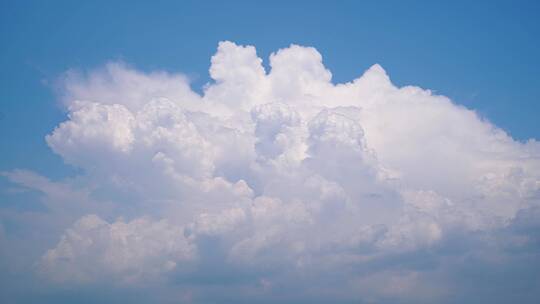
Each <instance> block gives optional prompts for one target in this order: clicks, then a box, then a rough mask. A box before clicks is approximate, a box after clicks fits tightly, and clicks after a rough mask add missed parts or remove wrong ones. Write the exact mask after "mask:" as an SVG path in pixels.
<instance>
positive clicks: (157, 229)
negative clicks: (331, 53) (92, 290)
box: [9, 42, 540, 302]
mask: <svg viewBox="0 0 540 304" xmlns="http://www.w3.org/2000/svg"><path fill="white" fill-rule="evenodd" d="M270 67H271V70H270V71H268V72H267V71H265V70H264V68H263V66H262V60H261V59H260V58H258V57H257V54H256V51H255V48H254V47H252V46H238V45H236V44H234V43H232V42H221V43H220V44H219V47H218V50H217V53H216V54H215V55H214V56H213V57H212V65H211V67H210V75H211V77H212V78H213V80H214V82H212V83H210V84H208V85H207V86H206V87H205V89H204V94H203V95H202V96H199V95H197V94H196V93H194V92H193V91H191V89H190V88H189V84H188V82H187V80H186V78H185V77H183V76H181V75H171V74H166V73H150V74H145V73H142V72H139V71H136V70H134V69H132V68H129V67H126V66H125V65H121V64H108V65H107V66H106V67H105V68H103V69H100V70H97V71H94V72H91V73H89V74H87V75H76V74H74V73H68V74H67V76H66V78H65V79H64V82H63V91H62V92H63V100H64V103H65V104H66V108H67V110H68V119H67V121H65V122H63V123H61V124H60V125H59V126H58V127H57V128H56V129H55V130H54V131H53V132H52V133H51V134H49V135H48V136H47V138H46V140H47V143H48V144H49V146H50V147H51V149H52V150H53V151H54V152H56V153H57V154H59V155H60V156H61V157H62V158H63V159H64V160H65V161H66V162H67V163H69V164H72V165H74V166H77V167H80V168H82V170H83V172H84V173H83V174H84V180H85V181H87V182H88V183H90V184H91V185H92V187H91V189H92V190H88V191H90V192H92V191H94V192H95V193H97V194H100V195H101V196H106V197H107V198H108V200H110V201H115V200H120V201H119V202H118V204H119V205H120V206H122V207H119V208H117V209H115V211H114V212H112V213H111V214H100V216H101V217H106V218H111V216H113V217H115V216H127V215H129V216H130V217H133V218H135V219H133V220H131V221H128V222H125V221H122V220H119V221H116V222H113V223H108V222H106V221H104V220H102V219H101V218H100V217H98V216H96V215H86V216H84V217H82V218H81V219H80V220H78V221H77V222H76V223H75V224H74V226H73V227H72V228H69V229H67V230H66V232H65V234H64V236H63V237H62V239H61V241H60V243H58V244H57V245H56V247H54V248H53V249H50V250H49V251H48V252H47V253H46V254H45V255H44V256H43V258H42V261H41V262H40V263H41V269H42V270H43V272H44V273H45V274H46V275H50V276H51V277H53V278H57V279H62V280H76V281H85V282H88V281H92V280H99V279H100V278H102V277H113V278H116V279H118V280H121V281H125V282H136V281H138V280H140V279H141V278H145V279H146V278H148V277H150V278H155V277H156V276H159V275H160V274H162V275H163V274H166V273H169V274H170V273H178V272H183V271H191V272H192V273H193V275H195V274H199V275H200V272H204V271H208V269H207V268H205V263H210V264H209V265H213V264H211V263H212V261H214V260H215V259H214V260H212V259H210V260H209V258H208V257H209V256H214V255H218V256H219V260H220V261H221V264H220V267H222V268H223V269H229V270H228V271H232V274H231V275H233V276H234V275H235V274H236V275H239V276H240V275H242V274H243V273H245V272H246V271H247V270H246V269H249V272H254V273H256V276H258V278H259V280H262V281H261V282H265V284H263V285H264V288H263V289H264V292H271V288H270V286H279V285H280V284H286V282H289V283H290V284H293V285H294V284H299V283H298V282H295V280H294V277H295V276H298V275H301V274H302V273H305V272H307V273H311V274H315V275H314V277H318V276H321V275H323V274H324V273H328V272H330V273H337V272H342V273H343V275H342V276H340V278H339V280H341V282H343V284H342V285H340V286H339V287H335V289H334V290H333V292H337V291H341V292H343V295H345V296H346V297H347V296H348V297H350V298H352V299H358V298H363V299H365V300H366V299H367V300H370V299H371V300H374V301H375V302H377V297H382V298H388V297H390V298H397V299H401V300H404V301H405V300H411V301H414V299H416V300H418V298H415V297H413V295H422V297H423V298H422V299H424V300H425V299H433V297H436V296H441V295H444V294H446V292H448V290H444V286H445V285H444V284H441V285H439V286H436V287H434V286H433V284H435V283H433V281H432V280H433V275H434V274H433V273H430V272H425V273H424V272H422V270H421V269H411V270H408V271H406V270H399V269H400V267H399V266H396V265H395V264H392V263H388V266H377V267H376V266H373V267H372V268H371V269H364V267H367V266H366V265H377V264H378V263H382V264H384V263H385V262H384V261H389V260H392V259H393V258H395V259H397V260H399V258H396V257H399V256H400V255H406V254H407V253H410V252H424V251H425V250H428V249H433V248H439V247H441V246H444V242H445V241H446V240H448V239H451V238H452V237H454V236H455V235H463V236H465V235H467V234H471V235H476V234H478V233H488V234H489V233H496V232H497V231H500V230H501V229H507V228H508V227H512V225H514V224H515V223H514V222H515V218H516V215H517V214H518V213H519V212H523V210H532V209H534V208H536V207H538V205H539V203H540V200H539V198H540V144H539V143H538V142H537V141H535V140H530V141H528V142H526V143H521V142H517V141H515V140H513V139H512V138H511V137H509V136H508V135H507V134H506V133H505V132H504V131H503V130H501V129H499V128H497V127H495V126H494V125H492V124H491V123H489V122H488V121H485V120H483V119H481V118H480V117H479V116H478V115H477V114H476V113H475V112H474V111H472V110H469V109H466V108H464V107H461V106H459V105H456V104H454V103H452V102H451V101H450V100H449V99H448V98H446V97H444V96H439V95H434V94H433V93H432V92H430V91H429V90H423V89H421V88H418V87H413V86H406V87H401V88H399V87H396V86H395V85H393V84H392V83H391V82H390V79H389V77H388V76H387V75H386V72H385V71H384V70H383V68H382V67H381V66H379V65H374V66H372V67H371V68H370V69H368V70H367V71H366V72H365V73H364V75H362V76H361V77H359V78H358V79H355V80H354V81H352V82H349V83H344V84H333V83H332V82H331V77H332V75H331V73H330V71H328V70H327V69H326V68H325V67H324V65H323V63H322V56H321V55H320V54H319V53H318V52H317V50H315V49H314V48H308V47H302V46H297V45H291V46H290V47H289V48H286V49H282V50H279V51H278V52H276V53H274V54H272V55H271V56H270ZM9 174H10V175H11V176H14V178H13V179H15V181H17V177H16V176H17V173H9ZM34 184H35V183H34ZM38 184H42V183H38ZM35 187H36V188H39V187H41V186H39V185H36V186H35ZM89 189H90V188H89ZM126 193H127V194H129V201H127V202H126V201H123V200H122V199H119V198H121V197H125V195H126ZM122 195H124V196H122ZM74 203H76V202H74ZM131 206H137V208H135V209H134V207H131ZM133 210H136V211H133ZM101 212H104V213H105V211H101ZM122 212H125V213H126V214H122ZM148 214H151V215H152V217H153V218H157V220H151V219H149V218H146V217H145V216H147V215H148ZM478 246H480V245H478ZM433 250H434V249H433ZM194 261H197V262H196V263H195V262H194ZM214 262H215V261H214ZM370 263H371V264H370ZM194 265H195V266H194ZM394 267H395V268H394ZM411 267H412V268H414V267H413V266H411ZM357 268H358V269H361V270H359V271H358V272H356V273H354V272H353V273H351V272H350V271H349V270H347V269H357ZM367 268H369V267H367ZM402 268H403V267H402ZM186 269H187V270H186ZM230 269H233V270H230ZM269 269H272V271H269ZM216 271H217V270H216ZM206 275H208V276H211V275H212V274H206ZM423 280H424V281H423ZM426 282H430V283H429V284H427V285H425V286H432V287H430V288H431V291H432V292H430V291H428V290H427V289H424V290H420V289H421V288H422V286H423V284H425V283H426ZM310 284H311V285H310ZM313 284H314V285H316V284H317V282H308V283H306V285H302V284H299V285H300V289H302V288H303V289H304V290H303V292H306V295H308V294H310V293H312V292H314V291H313V290H312V289H311V288H312V287H313ZM380 284H385V285H386V284H389V286H391V288H389V289H385V290H380V288H373V286H378V285H380ZM329 288H330V287H329ZM269 290H270V291H269ZM356 290H366V291H369V292H367V293H366V294H365V295H363V294H358V293H357V292H356ZM261 292H263V291H261ZM328 294H331V293H328ZM364 296H365V297H364Z"/></svg>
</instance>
